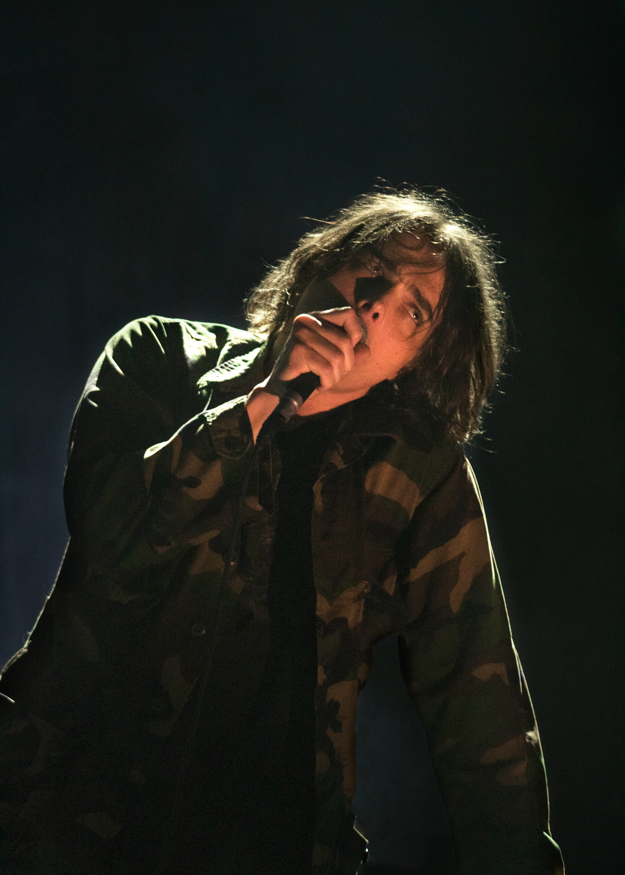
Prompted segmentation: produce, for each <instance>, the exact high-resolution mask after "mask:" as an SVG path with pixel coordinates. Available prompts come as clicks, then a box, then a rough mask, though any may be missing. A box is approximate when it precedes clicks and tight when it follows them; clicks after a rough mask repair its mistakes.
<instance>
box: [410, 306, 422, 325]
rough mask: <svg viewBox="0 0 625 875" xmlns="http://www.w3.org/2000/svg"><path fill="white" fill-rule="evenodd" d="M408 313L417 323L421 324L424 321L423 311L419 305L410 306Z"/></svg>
mask: <svg viewBox="0 0 625 875" xmlns="http://www.w3.org/2000/svg"><path fill="white" fill-rule="evenodd" d="M407 309H408V314H409V316H410V318H411V319H412V321H413V322H414V323H415V324H416V325H421V323H422V322H423V313H422V312H421V310H419V308H418V307H408V308H407Z"/></svg>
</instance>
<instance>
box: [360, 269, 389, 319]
mask: <svg viewBox="0 0 625 875" xmlns="http://www.w3.org/2000/svg"><path fill="white" fill-rule="evenodd" d="M392 287H393V283H392V282H391V281H390V280H389V279H387V278H386V277H383V276H372V277H369V276H367V277H359V278H358V279H357V280H356V285H355V286H354V303H355V305H356V309H357V310H358V311H360V312H361V313H367V314H369V315H370V318H371V319H374V320H375V319H379V317H380V316H381V315H382V311H383V309H384V304H383V300H382V299H383V298H384V296H385V295H386V294H387V292H388V291H389V289H391V288H392Z"/></svg>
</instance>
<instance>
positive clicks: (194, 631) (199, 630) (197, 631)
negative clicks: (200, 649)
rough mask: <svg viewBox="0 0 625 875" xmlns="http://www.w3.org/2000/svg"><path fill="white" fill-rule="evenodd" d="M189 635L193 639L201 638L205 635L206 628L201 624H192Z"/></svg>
mask: <svg viewBox="0 0 625 875" xmlns="http://www.w3.org/2000/svg"><path fill="white" fill-rule="evenodd" d="M189 634H190V635H193V637H194V638H201V637H202V635H206V626H205V625H204V624H203V623H194V624H193V625H192V626H191V628H190V629H189Z"/></svg>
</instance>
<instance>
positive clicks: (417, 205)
mask: <svg viewBox="0 0 625 875" xmlns="http://www.w3.org/2000/svg"><path fill="white" fill-rule="evenodd" d="M402 232H409V233H411V234H413V235H414V236H415V237H416V238H418V240H419V241H421V242H422V243H423V244H424V249H427V252H428V253H429V260H431V256H432V255H434V256H438V257H439V258H440V259H442V262H443V264H444V265H445V286H444V288H443V293H442V296H441V308H442V312H441V315H440V317H439V318H438V319H437V321H436V323H435V326H434V328H433V330H432V332H431V334H430V336H429V338H428V339H427V341H426V342H425V344H424V346H423V347H422V348H421V350H420V352H419V354H418V357H417V358H416V359H415V361H414V362H412V363H411V365H410V366H409V367H408V368H405V369H404V370H403V371H402V372H401V373H400V375H399V376H398V377H397V380H396V381H395V386H396V388H397V392H396V393H395V396H394V397H395V402H394V403H396V404H397V405H398V406H400V407H402V408H404V409H406V410H408V411H416V410H419V412H420V415H422V416H423V415H425V416H427V418H428V419H429V420H430V421H431V422H432V423H436V424H438V426H439V427H441V428H442V429H443V430H444V431H445V432H447V433H448V434H449V435H451V436H452V437H454V438H455V439H456V440H457V441H460V442H462V441H465V440H467V439H468V438H469V437H470V436H471V435H472V434H475V433H477V432H478V431H479V430H480V422H481V416H482V413H483V411H484V408H485V406H486V399H487V396H488V393H489V392H490V391H491V389H492V388H493V386H494V384H495V381H496V379H497V376H498V374H499V370H500V367H501V363H502V358H503V355H504V351H505V345H506V344H505V312H506V310H505V302H504V296H503V293H502V290H501V287H500V285H499V281H498V278H497V274H496V269H495V265H496V257H495V254H494V248H493V242H492V240H491V239H490V238H489V237H488V236H486V235H485V234H484V233H483V232H482V231H481V230H479V229H478V228H477V227H476V225H475V223H474V222H473V221H472V220H471V219H469V217H467V216H466V215H464V214H462V213H460V211H459V210H457V209H454V208H452V206H451V205H450V203H449V200H448V199H447V198H446V196H445V195H444V194H442V193H437V194H435V195H430V194H425V193H424V192H422V191H420V190H419V189H416V188H402V189H401V190H396V189H385V190H383V191H376V192H373V193H371V194H365V195H362V196H361V197H359V198H357V199H356V200H355V201H354V202H353V203H352V204H351V205H350V206H348V207H346V208H345V209H342V210H339V211H338V212H337V213H336V214H335V215H334V216H332V217H331V218H330V219H328V220H327V221H325V222H320V223H319V225H318V227H316V228H314V229H313V230H312V231H309V232H308V233H307V234H305V235H304V236H303V237H302V238H301V240H300V241H299V243H298V245H297V246H296V248H295V249H294V250H293V252H292V253H291V254H290V255H289V256H288V257H287V258H285V259H284V260H283V261H281V262H279V263H278V264H277V265H275V266H274V267H272V268H270V270H269V271H268V272H267V274H266V275H265V277H264V279H263V280H262V282H261V283H260V284H259V285H258V286H257V287H256V288H255V289H253V290H252V292H251V294H250V296H249V298H248V299H247V302H246V312H247V318H248V322H249V326H250V330H251V331H253V332H254V333H255V334H257V335H259V336H260V337H269V336H270V335H271V334H273V333H274V332H276V331H277V330H278V329H279V328H281V327H282V326H283V325H284V324H285V323H286V322H287V321H288V320H289V319H290V318H291V317H292V313H293V310H294V308H295V305H296V304H297V301H298V298H299V296H300V294H301V293H302V291H303V290H304V289H305V288H306V286H307V285H308V284H309V283H310V282H311V281H312V279H313V278H314V277H317V276H319V275H320V274H325V275H329V274H332V273H334V272H335V271H337V270H338V269H339V268H340V267H342V266H344V265H345V264H349V263H356V262H358V261H359V260H361V259H362V258H363V257H364V255H365V254H367V253H375V252H377V251H379V249H380V247H381V246H382V245H383V244H384V243H385V241H388V240H389V238H391V237H393V235H397V234H399V233H402ZM426 260H427V259H426ZM439 263H440V262H439Z"/></svg>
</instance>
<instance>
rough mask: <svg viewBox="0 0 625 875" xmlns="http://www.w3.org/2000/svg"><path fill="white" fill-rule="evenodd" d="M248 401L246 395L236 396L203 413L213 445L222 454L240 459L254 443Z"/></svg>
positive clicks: (229, 457)
mask: <svg viewBox="0 0 625 875" xmlns="http://www.w3.org/2000/svg"><path fill="white" fill-rule="evenodd" d="M246 401H247V397H246V396H243V397H240V398H234V399H233V400H232V401H227V402H226V403H225V404H221V405H220V406H219V407H215V408H214V409H213V410H207V411H205V413H204V414H203V415H204V420H205V422H206V425H207V426H208V431H209V434H210V437H211V441H212V443H213V447H214V449H215V451H216V452H217V453H218V454H219V455H220V456H224V457H225V458H228V459H240V458H241V457H242V456H244V455H245V454H246V453H247V451H248V450H249V449H250V447H252V446H253V444H254V436H253V433H252V426H251V423H250V419H249V416H248V415H247V407H246Z"/></svg>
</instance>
